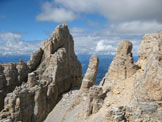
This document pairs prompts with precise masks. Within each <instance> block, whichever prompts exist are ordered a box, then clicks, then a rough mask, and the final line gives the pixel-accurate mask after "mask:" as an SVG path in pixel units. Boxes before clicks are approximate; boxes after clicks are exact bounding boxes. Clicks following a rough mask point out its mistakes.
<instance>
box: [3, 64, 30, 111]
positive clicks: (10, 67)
mask: <svg viewBox="0 0 162 122" xmlns="http://www.w3.org/2000/svg"><path fill="white" fill-rule="evenodd" d="M28 73H29V68H28V66H27V64H26V63H24V62H23V61H20V62H18V63H7V64H0V110H2V108H3V105H4V97H5V96H6V95H7V93H9V92H12V91H13V90H14V88H15V87H16V86H19V85H21V83H22V82H26V81H27V77H28Z"/></svg>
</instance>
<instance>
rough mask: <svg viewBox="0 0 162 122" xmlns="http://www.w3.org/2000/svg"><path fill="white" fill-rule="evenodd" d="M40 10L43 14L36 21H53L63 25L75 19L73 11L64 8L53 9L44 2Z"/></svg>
mask: <svg viewBox="0 0 162 122" xmlns="http://www.w3.org/2000/svg"><path fill="white" fill-rule="evenodd" d="M42 9H43V13H41V14H39V15H38V16H37V17H36V19H37V20H38V21H54V22H58V23H64V22H70V21H73V20H74V19H75V18H76V15H75V14H74V13H73V11H71V10H69V9H65V8H57V7H53V6H52V4H50V3H49V2H46V3H45V4H44V5H43V8H42Z"/></svg>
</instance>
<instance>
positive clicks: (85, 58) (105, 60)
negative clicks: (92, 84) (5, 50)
mask: <svg viewBox="0 0 162 122" xmlns="http://www.w3.org/2000/svg"><path fill="white" fill-rule="evenodd" d="M90 57H91V55H78V59H79V61H80V62H81V64H82V75H83V76H84V74H85V72H86V70H87V67H88V64H89V59H90ZM98 57H99V67H98V73H97V77H96V84H99V83H100V81H101V80H102V78H103V77H104V76H105V73H106V72H107V71H108V67H109V65H110V64H111V62H112V60H113V58H114V56H113V55H98ZM20 59H23V60H24V62H27V61H28V60H29V59H30V56H29V55H15V56H11V55H7V56H0V64H3V63H9V62H19V60H20ZM137 59H138V57H134V60H135V61H137Z"/></svg>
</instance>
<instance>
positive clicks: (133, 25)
mask: <svg viewBox="0 0 162 122" xmlns="http://www.w3.org/2000/svg"><path fill="white" fill-rule="evenodd" d="M110 28H111V29H109V30H108V33H109V34H116V35H117V34H118V35H143V34H145V33H155V32H157V31H159V30H160V29H162V24H161V23H158V22H156V21H151V22H141V21H131V22H123V23H120V24H112V25H111V26H110Z"/></svg>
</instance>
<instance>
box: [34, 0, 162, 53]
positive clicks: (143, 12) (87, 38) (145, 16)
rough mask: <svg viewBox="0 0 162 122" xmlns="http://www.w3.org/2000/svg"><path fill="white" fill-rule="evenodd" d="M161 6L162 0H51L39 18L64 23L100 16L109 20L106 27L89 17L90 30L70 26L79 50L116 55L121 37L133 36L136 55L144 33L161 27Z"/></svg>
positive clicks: (129, 37)
mask: <svg viewBox="0 0 162 122" xmlns="http://www.w3.org/2000/svg"><path fill="white" fill-rule="evenodd" d="M161 6H162V0H88V1H87V0H51V2H45V3H44V4H43V6H42V12H41V13H40V14H39V15H38V16H37V17H36V19H37V20H39V21H52V22H57V23H63V22H72V21H74V20H76V19H78V18H79V19H81V18H82V15H85V16H87V15H90V14H92V15H94V14H97V15H100V16H102V17H104V18H105V19H106V20H107V23H105V25H104V26H103V25H102V24H103V23H101V22H99V21H97V22H96V21H94V20H91V19H90V18H88V19H87V26H88V27H89V28H90V27H92V28H93V30H91V31H90V32H88V31H87V28H79V27H73V28H71V29H70V31H71V32H72V35H73V36H74V40H75V50H76V52H77V53H86V54H87V53H90V54H93V53H101V54H103V53H104V54H108V53H109V54H113V53H114V52H115V50H116V48H117V46H118V44H119V43H120V41H121V40H123V39H130V40H132V43H133V44H134V45H133V46H134V48H133V52H134V54H135V55H137V50H138V48H139V44H140V40H141V39H142V37H143V34H145V33H154V32H157V31H159V30H160V29H162V16H161V13H162V7H161ZM96 26H103V28H102V29H98V28H96V29H95V27H96ZM89 28H88V29H89Z"/></svg>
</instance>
